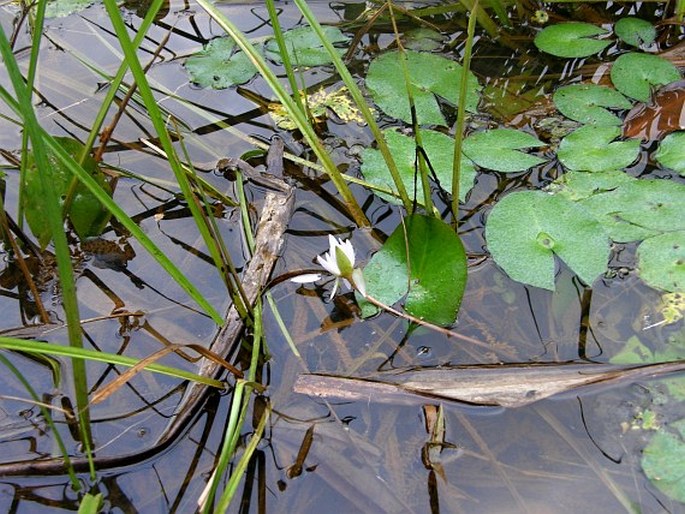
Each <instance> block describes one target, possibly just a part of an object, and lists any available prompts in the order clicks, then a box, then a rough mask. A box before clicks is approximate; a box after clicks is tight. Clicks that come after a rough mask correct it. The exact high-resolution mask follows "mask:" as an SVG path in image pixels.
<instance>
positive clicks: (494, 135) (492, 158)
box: [463, 129, 545, 172]
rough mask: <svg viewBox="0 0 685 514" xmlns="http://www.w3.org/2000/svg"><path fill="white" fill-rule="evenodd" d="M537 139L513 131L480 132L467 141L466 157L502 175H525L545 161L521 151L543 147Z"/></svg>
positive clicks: (524, 133) (465, 142)
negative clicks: (505, 173) (527, 171)
mask: <svg viewBox="0 0 685 514" xmlns="http://www.w3.org/2000/svg"><path fill="white" fill-rule="evenodd" d="M544 145H545V144H544V143H543V142H541V141H540V140H538V139H537V138H536V137H534V136H531V135H530V134H528V133H526V132H521V131H520V130H514V129H494V130H485V131H483V132H477V133H475V134H472V135H470V136H469V137H467V138H466V139H465V140H464V146H463V150H464V154H465V155H466V156H467V157H468V158H469V159H471V160H472V161H473V162H475V163H476V164H477V165H478V166H480V167H481V168H487V169H489V170H495V171H503V172H517V171H525V170H527V169H528V168H532V167H533V166H537V165H538V164H541V163H543V162H545V159H542V158H540V157H537V156H535V155H529V154H527V153H523V152H519V151H518V150H521V149H525V148H532V147H539V146H544Z"/></svg>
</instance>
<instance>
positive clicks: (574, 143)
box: [557, 125, 640, 171]
mask: <svg viewBox="0 0 685 514" xmlns="http://www.w3.org/2000/svg"><path fill="white" fill-rule="evenodd" d="M620 135H621V130H620V129H619V128H618V127H605V126H595V125H585V126H584V127H580V128H579V129H578V130H575V131H573V132H572V133H571V134H569V135H568V136H566V137H565V138H564V139H563V140H562V141H561V143H560V144H559V150H558V152H557V157H558V158H559V160H560V161H561V163H562V164H563V165H564V166H566V167H567V168H569V169H571V170H577V171H605V170H617V169H623V168H625V167H627V166H630V165H631V164H632V163H633V162H635V160H636V159H637V157H638V155H639V153H640V141H638V140H637V139H631V140H628V141H620V142H619V141H615V142H613V143H612V141H613V140H614V139H616V138H617V137H618V136H620Z"/></svg>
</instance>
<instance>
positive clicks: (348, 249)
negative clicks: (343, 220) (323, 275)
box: [340, 239, 354, 268]
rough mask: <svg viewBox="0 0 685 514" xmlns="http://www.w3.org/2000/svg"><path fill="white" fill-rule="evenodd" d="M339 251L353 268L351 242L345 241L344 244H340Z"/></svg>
mask: <svg viewBox="0 0 685 514" xmlns="http://www.w3.org/2000/svg"><path fill="white" fill-rule="evenodd" d="M340 249H341V250H342V251H343V253H344V254H345V256H346V257H347V258H348V259H349V260H350V264H351V265H352V267H353V268H354V247H353V246H352V241H350V240H349V239H347V240H346V241H345V242H342V243H340Z"/></svg>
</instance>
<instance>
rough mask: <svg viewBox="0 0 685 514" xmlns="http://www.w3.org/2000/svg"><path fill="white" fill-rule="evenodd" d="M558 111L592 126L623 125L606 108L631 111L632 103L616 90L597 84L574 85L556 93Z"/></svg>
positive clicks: (555, 101) (555, 102)
mask: <svg viewBox="0 0 685 514" xmlns="http://www.w3.org/2000/svg"><path fill="white" fill-rule="evenodd" d="M554 104H555V105H556V106H557V109H559V111H560V112H561V113H562V114H563V115H564V116H566V117H567V118H571V119H572V120H576V121H579V122H581V123H589V124H591V125H621V123H622V122H621V119H620V118H619V117H618V116H616V115H615V114H613V113H611V112H610V111H608V110H607V109H606V108H607V107H608V108H612V109H630V107H631V103H630V102H629V101H628V100H627V99H626V97H625V96H623V95H622V94H621V93H619V92H618V91H616V90H615V89H611V88H608V87H604V86H597V85H595V84H573V85H571V86H565V87H562V88H559V89H557V91H556V92H555V93H554Z"/></svg>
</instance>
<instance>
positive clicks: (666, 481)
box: [642, 419, 685, 502]
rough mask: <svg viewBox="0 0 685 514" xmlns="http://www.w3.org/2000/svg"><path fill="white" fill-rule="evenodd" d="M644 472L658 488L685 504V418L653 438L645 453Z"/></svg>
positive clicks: (657, 433)
mask: <svg viewBox="0 0 685 514" xmlns="http://www.w3.org/2000/svg"><path fill="white" fill-rule="evenodd" d="M642 469H643V471H644V472H645V475H647V478H649V480H650V482H652V484H654V486H655V487H656V488H657V489H659V490H660V491H662V492H663V493H665V494H667V495H668V496H670V497H671V498H673V499H675V500H677V501H679V502H685V419H680V420H678V421H675V422H673V423H670V424H668V425H667V426H666V427H663V428H661V429H659V430H658V431H657V432H656V433H655V434H654V435H653V436H652V438H651V439H650V441H649V443H648V444H647V446H646V447H645V449H644V451H643V452H642Z"/></svg>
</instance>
